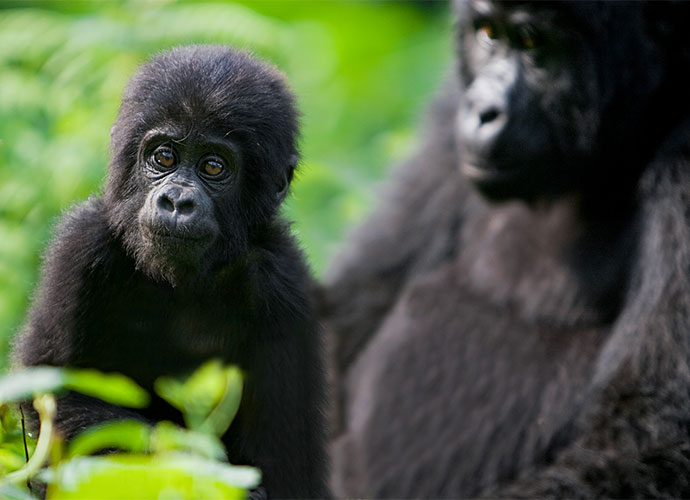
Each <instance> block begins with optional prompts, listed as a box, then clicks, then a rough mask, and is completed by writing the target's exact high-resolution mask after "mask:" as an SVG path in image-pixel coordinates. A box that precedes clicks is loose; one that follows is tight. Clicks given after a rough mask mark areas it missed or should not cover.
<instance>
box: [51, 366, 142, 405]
mask: <svg viewBox="0 0 690 500" xmlns="http://www.w3.org/2000/svg"><path fill="white" fill-rule="evenodd" d="M64 376H65V387H66V388H67V389H71V390H73V391H77V392H80V393H82V394H86V395H87V396H93V397H96V398H99V399H102V400H103V401H107V402H108V403H113V404H116V405H119V406H127V407H130V408H144V407H146V406H147V405H148V404H149V400H150V398H149V395H148V393H147V392H146V391H145V390H144V389H142V388H141V387H139V386H138V385H137V384H136V383H135V382H134V381H132V379H130V378H128V377H125V376H124V375H120V374H119V373H107V374H106V373H101V372H99V371H97V370H72V369H66V370H64Z"/></svg>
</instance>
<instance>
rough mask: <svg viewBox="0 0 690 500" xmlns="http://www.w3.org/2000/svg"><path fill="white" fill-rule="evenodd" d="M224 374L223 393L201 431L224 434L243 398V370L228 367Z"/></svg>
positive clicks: (200, 428) (217, 434)
mask: <svg viewBox="0 0 690 500" xmlns="http://www.w3.org/2000/svg"><path fill="white" fill-rule="evenodd" d="M222 375H223V376H224V380H225V387H224V392H223V395H222V397H221V399H220V401H218V403H217V404H216V406H215V408H213V410H211V413H209V415H208V417H206V420H204V422H203V423H202V424H201V426H200V427H199V431H201V432H205V433H208V434H213V435H216V436H222V435H223V434H224V433H225V431H226V430H228V427H230V424H231V423H232V421H233V419H234V418H235V415H236V414H237V410H238V409H239V408H240V402H241V400H242V372H241V371H240V370H239V368H237V367H234V366H230V367H226V368H224V369H223V373H222Z"/></svg>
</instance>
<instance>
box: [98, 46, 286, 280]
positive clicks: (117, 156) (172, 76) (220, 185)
mask: <svg viewBox="0 0 690 500" xmlns="http://www.w3.org/2000/svg"><path fill="white" fill-rule="evenodd" d="M293 101H294V99H293V97H292V95H291V94H290V92H289V90H288V89H287V87H286V85H285V83H284V81H283V78H282V77H281V75H280V74H279V73H278V72H277V71H275V70H274V69H272V68H270V67H268V66H266V65H263V64H261V63H258V62H256V61H255V60H253V59H251V58H250V57H249V56H247V55H246V54H243V53H238V52H235V51H232V50H230V49H228V48H224V47H218V46H196V47H185V48H177V49H174V50H172V51H170V52H166V53H163V54H161V55H159V56H158V57H156V58H154V59H153V60H152V61H151V62H150V63H149V64H147V65H145V66H143V67H142V68H141V69H140V71H139V72H138V73H137V74H136V75H135V76H134V77H133V78H132V80H131V82H130V83H129V86H128V87H127V89H126V90H125V94H124V97H123V101H122V106H121V108H120V112H119V115H118V118H117V121H116V122H115V126H114V127H113V131H112V144H111V148H112V161H111V163H110V172H109V176H108V183H107V186H106V194H105V203H106V207H107V209H108V220H109V223H110V225H111V228H112V230H113V231H114V232H115V234H116V235H118V236H119V237H121V238H122V241H123V243H124V246H125V249H126V251H127V252H128V253H130V254H131V255H132V256H133V257H134V258H135V259H136V262H137V265H138V267H139V268H141V269H142V270H144V271H146V272H147V273H149V274H150V275H152V276H154V277H156V278H162V279H164V280H166V281H168V282H170V283H172V284H173V285H177V284H180V283H182V282H189V281H196V280H198V279H200V278H204V277H207V276H208V275H209V274H210V273H214V272H217V271H218V270H219V269H221V268H222V267H223V266H225V265H226V264H228V263H231V262H232V260H233V259H234V258H236V257H237V256H239V255H243V254H244V253H245V252H246V250H247V245H248V242H249V240H250V238H251V237H252V233H253V232H256V231H257V230H259V229H260V228H261V227H264V226H265V225H266V224H269V223H270V221H271V219H272V218H273V216H274V215H275V214H276V212H277V210H278V207H279V205H280V203H281V202H282V200H283V198H284V197H285V194H286V193H287V190H288V187H289V184H290V181H291V179H292V175H293V171H294V168H295V165H296V163H297V158H298V156H297V149H296V142H295V141H296V134H297V116H296V111H295V108H294V105H293Z"/></svg>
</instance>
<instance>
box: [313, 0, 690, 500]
mask: <svg viewBox="0 0 690 500" xmlns="http://www.w3.org/2000/svg"><path fill="white" fill-rule="evenodd" d="M456 15H457V16H458V19H459V22H458V27H457V38H458V42H459V43H458V55H459V58H458V63H457V66H456V67H455V68H454V71H453V72H454V76H453V78H452V81H451V82H450V83H449V84H448V85H446V86H445V88H444V89H443V91H442V93H441V95H440V97H439V98H438V100H437V102H436V104H435V105H434V107H433V108H432V111H431V114H430V120H429V123H427V124H426V126H425V132H426V134H425V137H424V138H423V141H422V144H421V147H420V148H419V151H418V152H417V153H416V154H415V155H414V156H413V157H412V158H411V159H410V160H409V161H408V162H406V163H405V164H403V165H402V166H401V168H399V169H398V170H397V172H396V173H395V174H394V178H393V179H392V181H391V183H390V184H389V186H388V189H387V191H386V192H385V195H384V198H383V200H382V202H381V204H380V206H379V208H378V209H377V210H376V211H375V213H374V214H373V215H372V216H371V217H370V219H369V220H367V221H366V222H365V224H364V225H363V226H362V227H361V228H359V229H358V230H357V231H356V232H355V233H354V235H353V236H352V237H351V239H350V240H349V242H348V244H347V245H346V246H345V248H344V250H343V252H342V254H341V255H340V256H339V257H337V258H336V259H335V261H334V263H333V265H332V267H331V269H330V271H329V272H328V273H327V275H326V279H325V285H324V289H323V290H322V298H323V308H322V310H323V316H324V319H325V321H326V324H327V326H328V329H329V331H330V332H331V334H332V335H333V339H332V340H333V343H334V344H335V349H334V351H335V354H336V356H335V361H334V367H335V371H336V373H337V375H338V376H339V378H338V383H337V384H336V387H335V393H336V394H337V402H338V403H339V410H340V413H339V415H338V417H339V421H338V422H337V425H338V426H339V428H338V431H337V434H338V436H337V439H336V441H335V443H334V450H335V451H334V464H335V470H334V472H335V474H334V483H333V485H334V488H335V489H336V492H337V493H340V494H343V495H347V496H373V497H389V498H409V497H415V498H417V497H420V498H422V497H434V498H438V497H452V498H463V497H472V496H477V495H480V494H494V495H497V496H502V497H529V498H533V497H545V496H549V497H556V496H558V497H658V496H680V497H682V496H688V495H690V482H689V481H688V479H687V478H688V477H689V476H690V453H689V452H688V450H690V436H689V434H688V428H690V417H688V415H690V403H689V402H688V400H687V394H688V391H690V375H689V373H690V371H689V368H688V366H689V360H690V348H689V346H688V340H687V339H688V335H689V334H690V326H688V322H687V317H688V315H687V313H688V311H689V310H690V284H689V281H688V274H687V273H688V270H689V269H690V259H688V254H690V232H689V231H688V227H689V226H688V223H687V213H689V211H690V198H689V197H688V194H689V193H688V188H687V186H689V185H690V156H689V155H688V146H687V144H688V143H689V141H690V129H688V127H687V125H686V124H685V122H686V120H688V118H689V117H690V101H689V100H688V99H686V95H687V88H688V85H689V84H690V77H689V76H688V74H687V72H685V70H684V68H686V67H687V63H688V61H689V59H688V54H689V53H690V52H689V48H690V43H688V40H687V39H686V38H685V35H684V27H683V26H684V25H685V23H687V21H688V20H690V8H689V7H688V4H683V3H674V2H669V3H659V2H637V3H623V2H567V3H566V2H563V3H552V2H548V3H546V2H544V3H541V2H534V3H530V2H506V3H502V2H495V1H494V2H492V1H470V2H467V3H459V4H458V5H457V8H456Z"/></svg>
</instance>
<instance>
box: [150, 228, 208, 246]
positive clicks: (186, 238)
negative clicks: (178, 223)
mask: <svg viewBox="0 0 690 500" xmlns="http://www.w3.org/2000/svg"><path fill="white" fill-rule="evenodd" d="M148 236H149V238H151V239H153V240H159V241H176V242H187V243H201V242H204V241H207V240H208V239H209V238H210V235H208V234H206V233H203V232H199V233H189V232H183V231H179V232H172V231H168V230H165V229H161V228H149V229H148Z"/></svg>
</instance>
